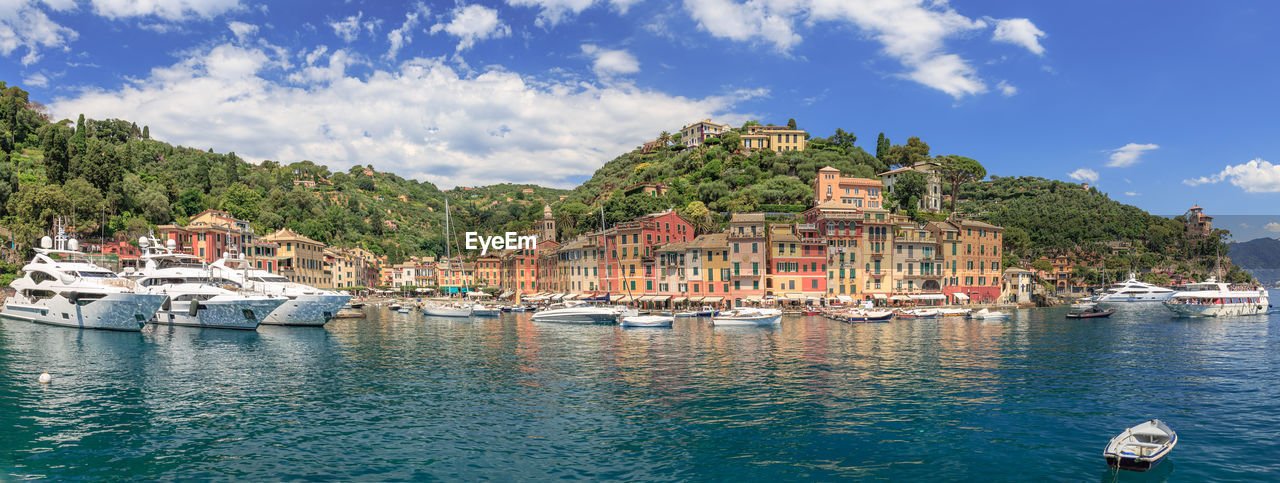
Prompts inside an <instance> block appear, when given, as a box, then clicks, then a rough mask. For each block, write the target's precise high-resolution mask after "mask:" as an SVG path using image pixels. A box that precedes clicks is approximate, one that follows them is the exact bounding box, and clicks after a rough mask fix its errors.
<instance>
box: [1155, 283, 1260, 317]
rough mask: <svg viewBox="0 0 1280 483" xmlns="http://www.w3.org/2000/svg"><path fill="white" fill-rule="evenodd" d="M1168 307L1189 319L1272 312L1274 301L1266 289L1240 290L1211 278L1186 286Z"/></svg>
mask: <svg viewBox="0 0 1280 483" xmlns="http://www.w3.org/2000/svg"><path fill="white" fill-rule="evenodd" d="M1164 306H1165V307H1168V308H1169V310H1172V311H1173V313H1175V314H1178V315H1183V316H1188V317H1223V316H1231V315H1256V314H1265V313H1267V311H1268V310H1270V299H1269V297H1268V295H1267V289H1265V288H1258V289H1244V290H1237V289H1233V288H1231V286H1229V285H1227V284H1225V283H1222V282H1219V281H1217V280H1215V279H1214V278H1213V277H1209V280H1207V281H1204V282H1200V283H1189V284H1186V285H1183V286H1182V290H1179V291H1178V292H1177V293H1175V294H1173V297H1172V298H1170V299H1169V300H1167V301H1165V302H1164Z"/></svg>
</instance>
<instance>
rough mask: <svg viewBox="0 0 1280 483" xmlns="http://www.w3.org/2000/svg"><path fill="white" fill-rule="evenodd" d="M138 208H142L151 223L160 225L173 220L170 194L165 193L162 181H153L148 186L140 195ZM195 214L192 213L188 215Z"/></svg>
mask: <svg viewBox="0 0 1280 483" xmlns="http://www.w3.org/2000/svg"><path fill="white" fill-rule="evenodd" d="M138 208H139V209H141V210H142V214H143V216H144V217H146V219H147V221H149V222H151V223H154V224H157V225H159V224H161V223H168V222H170V221H173V217H172V216H173V215H172V213H171V211H170V206H169V195H168V194H166V193H165V189H164V185H161V184H160V183H151V184H150V185H148V186H147V189H145V190H143V191H142V193H141V194H140V195H138ZM194 214H195V213H190V214H188V215H187V216H190V215H194Z"/></svg>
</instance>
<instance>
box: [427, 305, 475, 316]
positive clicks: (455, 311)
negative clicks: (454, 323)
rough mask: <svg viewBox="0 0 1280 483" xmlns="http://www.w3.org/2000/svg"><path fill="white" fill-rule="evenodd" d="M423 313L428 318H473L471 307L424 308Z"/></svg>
mask: <svg viewBox="0 0 1280 483" xmlns="http://www.w3.org/2000/svg"><path fill="white" fill-rule="evenodd" d="M422 313H423V314H425V315H427V316H428V317H454V318H464V317H470V316H471V307H429V306H428V307H423V308H422Z"/></svg>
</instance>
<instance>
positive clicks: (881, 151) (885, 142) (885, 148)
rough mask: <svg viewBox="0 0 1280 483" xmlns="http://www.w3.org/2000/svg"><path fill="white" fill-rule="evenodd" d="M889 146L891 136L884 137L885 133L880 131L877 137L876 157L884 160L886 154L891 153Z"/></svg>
mask: <svg viewBox="0 0 1280 483" xmlns="http://www.w3.org/2000/svg"><path fill="white" fill-rule="evenodd" d="M889 147H890V144H889V138H887V137H884V133H880V136H879V137H877V138H876V159H879V160H880V161H884V160H885V156H888V155H889Z"/></svg>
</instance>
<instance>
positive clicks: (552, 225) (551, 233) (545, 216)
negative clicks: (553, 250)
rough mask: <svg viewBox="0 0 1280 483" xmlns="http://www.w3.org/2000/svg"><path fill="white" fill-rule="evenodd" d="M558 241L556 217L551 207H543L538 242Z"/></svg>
mask: <svg viewBox="0 0 1280 483" xmlns="http://www.w3.org/2000/svg"><path fill="white" fill-rule="evenodd" d="M543 240H550V241H559V240H556V217H555V215H552V214H551V205H543V206H542V220H541V221H539V222H538V241H540V242H541V241H543Z"/></svg>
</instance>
